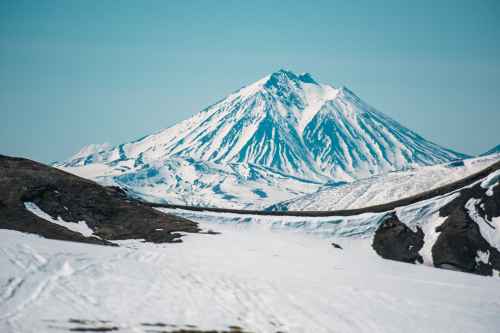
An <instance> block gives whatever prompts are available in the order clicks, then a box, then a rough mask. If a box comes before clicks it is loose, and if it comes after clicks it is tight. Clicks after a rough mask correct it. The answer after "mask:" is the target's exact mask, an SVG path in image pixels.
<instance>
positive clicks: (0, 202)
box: [0, 155, 199, 245]
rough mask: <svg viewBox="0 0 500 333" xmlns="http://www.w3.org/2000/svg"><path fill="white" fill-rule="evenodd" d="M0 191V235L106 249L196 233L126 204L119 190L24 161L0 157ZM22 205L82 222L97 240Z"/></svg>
mask: <svg viewBox="0 0 500 333" xmlns="http://www.w3.org/2000/svg"><path fill="white" fill-rule="evenodd" d="M0 188H1V189H2V190H1V191H0V229H12V230H18V231H23V232H29V233H36V234H39V235H41V236H44V237H47V238H53V239H60V240H70V241H80V242H87V243H94V244H106V245H111V244H112V243H111V242H110V241H113V240H122V239H144V240H145V241H149V242H158V243H161V242H176V241H180V239H179V237H180V235H179V234H178V233H177V232H198V231H199V229H198V227H197V224H196V223H195V222H192V221H189V220H186V219H184V218H180V217H177V216H173V215H169V214H164V213H162V212H159V211H157V210H155V209H153V208H151V207H149V206H147V205H144V204H142V203H140V202H136V201H134V200H129V199H128V198H127V195H126V193H125V192H124V191H123V190H121V189H119V188H115V187H110V188H106V187H102V186H100V185H98V184H96V183H94V182H92V181H89V180H86V179H83V178H80V177H77V176H75V175H72V174H69V173H66V172H64V171H61V170H58V169H55V168H52V167H49V166H46V165H43V164H40V163H37V162H34V161H30V160H27V159H22V158H14V157H8V156H2V155H0ZM25 202H33V203H34V204H36V205H37V206H38V207H40V209H42V210H43V211H44V212H46V213H47V214H49V215H51V216H52V217H53V218H57V217H61V218H62V219H63V220H64V221H68V222H71V221H72V222H78V221H85V222H86V223H87V225H88V226H89V228H91V229H92V230H93V231H94V235H95V236H97V237H84V236H83V235H82V234H80V233H77V232H74V231H71V230H69V229H67V228H65V227H63V226H60V225H57V224H54V223H51V222H48V221H46V220H44V219H42V218H40V217H38V216H36V215H34V214H33V213H31V212H30V211H28V210H27V209H26V207H25V205H24V203H25Z"/></svg>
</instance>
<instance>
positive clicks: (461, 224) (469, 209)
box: [432, 183, 500, 275]
mask: <svg viewBox="0 0 500 333" xmlns="http://www.w3.org/2000/svg"><path fill="white" fill-rule="evenodd" d="M470 200H474V203H473V204H471V203H469V201H470ZM468 203H469V204H468ZM474 213H477V215H478V216H479V217H480V219H482V221H479V222H476V221H474V219H473V218H472V216H473V215H471V214H474ZM440 215H441V216H445V217H447V218H446V220H445V221H444V222H443V224H441V225H440V226H438V227H437V228H436V232H439V237H438V239H437V240H436V242H435V243H434V245H433V247H432V259H433V262H434V265H435V266H436V267H445V268H452V269H456V270H459V271H463V272H470V273H476V274H481V275H491V274H492V272H493V269H496V270H499V271H500V252H499V251H498V249H496V248H495V247H493V246H492V245H491V244H489V243H488V241H487V240H486V239H484V237H483V235H482V234H481V232H480V228H479V225H478V223H483V224H484V225H483V227H485V228H492V229H495V228H498V227H500V226H498V225H496V226H495V225H493V224H492V223H491V221H492V218H493V217H498V216H500V186H498V185H497V186H495V187H493V189H492V191H491V193H487V189H485V188H483V187H482V186H481V184H480V183H477V184H475V185H474V186H472V187H468V188H464V189H462V190H461V191H460V195H459V196H458V197H457V198H455V199H454V200H452V201H451V202H450V203H448V204H447V205H445V206H444V207H442V208H441V209H440ZM478 252H481V253H485V254H487V262H483V261H481V260H478Z"/></svg>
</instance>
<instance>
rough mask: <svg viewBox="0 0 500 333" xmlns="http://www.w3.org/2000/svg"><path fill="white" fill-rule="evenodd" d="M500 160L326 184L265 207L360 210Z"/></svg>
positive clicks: (479, 160)
mask: <svg viewBox="0 0 500 333" xmlns="http://www.w3.org/2000/svg"><path fill="white" fill-rule="evenodd" d="M498 160H500V156H498V155H497V156H486V157H479V158H473V159H466V160H463V161H460V162H451V163H446V164H439V165H433V166H426V167H419V168H415V169H410V170H405V171H398V172H390V173H387V174H383V175H378V176H373V177H370V178H365V179H361V180H358V181H355V182H351V183H338V184H333V185H326V186H323V187H322V188H321V189H319V190H318V191H317V192H314V193H311V194H306V195H304V196H300V197H296V198H293V199H291V200H287V201H284V202H280V203H278V204H275V205H272V206H270V207H268V208H267V210H276V211H286V210H290V211H301V210H304V211H324V210H341V209H353V208H362V207H368V206H373V205H378V204H383V203H386V202H390V201H395V200H398V199H402V198H406V197H409V196H412V195H415V194H418V193H422V192H425V191H428V190H431V189H433V188H437V187H439V186H442V185H445V184H448V183H452V182H454V181H456V180H459V179H462V178H465V177H467V176H469V175H471V174H473V173H475V172H478V171H480V170H482V169H484V168H486V167H488V166H489V165H491V164H493V163H495V162H497V161H498Z"/></svg>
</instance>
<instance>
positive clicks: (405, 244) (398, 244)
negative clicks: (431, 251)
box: [372, 213, 424, 263]
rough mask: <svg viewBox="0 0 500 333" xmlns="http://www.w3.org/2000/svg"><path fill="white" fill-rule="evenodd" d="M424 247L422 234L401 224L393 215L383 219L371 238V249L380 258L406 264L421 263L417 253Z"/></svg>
mask: <svg viewBox="0 0 500 333" xmlns="http://www.w3.org/2000/svg"><path fill="white" fill-rule="evenodd" d="M423 245H424V233H423V231H422V229H420V228H419V227H417V231H416V232H414V231H412V230H411V229H410V228H408V226H406V225H405V224H404V223H402V222H401V221H400V220H399V218H398V216H397V215H396V214H395V213H389V214H388V215H386V216H384V217H383V220H382V223H381V224H380V225H379V227H378V229H377V231H376V232H375V236H374V238H373V244H372V247H373V249H374V250H375V252H377V254H378V255H380V256H381V257H382V258H385V259H391V260H397V261H403V262H407V263H415V262H420V263H421V262H423V260H422V256H421V255H420V254H419V253H418V251H420V249H421V248H422V246H423Z"/></svg>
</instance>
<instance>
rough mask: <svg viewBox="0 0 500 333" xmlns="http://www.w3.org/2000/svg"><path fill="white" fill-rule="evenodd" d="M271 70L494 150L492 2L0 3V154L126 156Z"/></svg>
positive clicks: (497, 67) (449, 140)
mask: <svg viewBox="0 0 500 333" xmlns="http://www.w3.org/2000/svg"><path fill="white" fill-rule="evenodd" d="M280 68H287V69H290V70H292V71H295V72H310V73H312V74H313V76H314V77H315V78H316V79H317V80H319V81H320V82H323V83H330V84H332V85H334V86H341V85H345V86H347V87H349V88H350V89H351V90H353V91H354V92H355V93H356V94H358V95H359V96H360V97H361V98H363V99H364V100H365V101H367V102H368V103H369V104H371V105H373V106H374V107H376V108H378V109H379V110H381V111H382V112H384V113H386V114H388V115H389V116H391V117H393V118H395V119H396V120H398V121H399V122H401V123H402V124H403V125H406V126H407V127H409V128H411V129H413V130H415V131H417V132H418V133H420V134H421V135H423V136H424V137H426V138H427V139H430V140H432V141H434V142H436V143H439V144H441V145H443V146H446V147H449V148H452V149H455V150H458V151H460V152H464V153H469V154H477V153H481V152H484V151H486V150H488V149H489V148H491V147H493V146H495V145H497V144H499V143H500V129H499V124H500V1H497V0H477V1H458V0H456V1H421V0H419V1H359V0H351V1H344V0H342V1H332V0H330V1H269V0H266V1H173V0H172V1H130V2H129V1H103V0H100V1H77V0H75V1H70V0H65V1H21V0H12V1H6V0H2V1H1V2H0V115H1V117H0V153H2V154H8V155H17V156H25V157H29V158H32V159H36V160H40V161H44V162H51V161H55V160H62V159H65V158H67V157H69V156H70V155H72V154H74V153H76V152H77V151H78V150H79V149H80V148H81V147H82V146H84V145H86V144H89V143H101V142H109V143H112V144H117V143H122V142H128V141H131V140H133V139H136V138H138V137H142V136H144V135H146V134H149V133H152V132H155V131H157V130H159V129H162V128H165V127H169V126H171V125H173V124H175V123H177V122H179V121H181V120H183V119H185V118H188V117H189V116H191V115H192V114H194V113H195V112H197V111H199V110H201V109H202V108H204V107H206V106H208V105H210V104H212V103H213V102H215V101H217V100H219V99H220V98H221V97H223V96H225V95H227V94H228V93H230V92H232V91H234V90H237V89H238V88H240V87H241V86H244V85H246V84H249V83H251V82H253V81H255V80H257V79H259V78H261V77H263V76H265V75H266V74H268V73H271V72H273V71H276V70H278V69H280Z"/></svg>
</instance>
